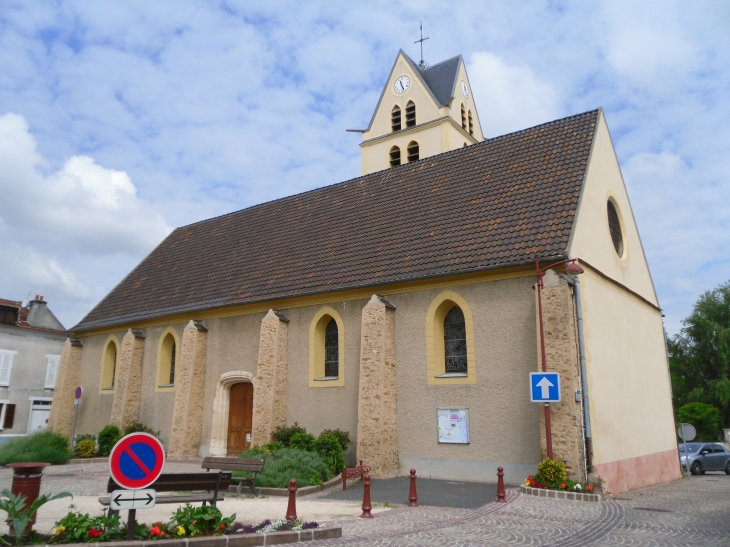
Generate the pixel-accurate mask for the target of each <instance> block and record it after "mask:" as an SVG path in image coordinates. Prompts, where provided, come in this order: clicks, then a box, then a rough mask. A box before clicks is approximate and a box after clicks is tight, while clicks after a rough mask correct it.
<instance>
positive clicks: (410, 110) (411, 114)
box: [406, 101, 416, 127]
mask: <svg viewBox="0 0 730 547" xmlns="http://www.w3.org/2000/svg"><path fill="white" fill-rule="evenodd" d="M414 125H416V103H414V102H413V101H408V104H407V105H406V127H413V126H414Z"/></svg>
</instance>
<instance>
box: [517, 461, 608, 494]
mask: <svg viewBox="0 0 730 547" xmlns="http://www.w3.org/2000/svg"><path fill="white" fill-rule="evenodd" d="M521 490H522V492H523V493H527V494H531V495H534V496H542V494H540V490H547V491H551V492H560V493H563V494H572V495H571V496H570V497H567V496H556V495H554V493H553V494H547V495H546V497H550V498H555V497H559V498H562V499H579V498H577V497H576V495H578V494H580V495H581V496H584V495H585V496H588V495H592V494H593V487H592V486H590V485H588V486H585V487H584V486H583V485H581V484H580V483H577V482H575V481H572V480H570V479H569V478H568V473H567V470H566V469H565V464H564V463H563V462H561V461H560V460H551V459H544V460H543V461H541V462H540V463H539V464H537V473H536V474H535V476H532V475H528V476H527V478H526V479H525V485H524V486H523V487H522V489H521ZM533 490H535V491H536V493H533V492H532V491H533ZM580 499H583V498H582V497H581V498H580ZM591 501H595V500H591ZM598 501H600V496H598Z"/></svg>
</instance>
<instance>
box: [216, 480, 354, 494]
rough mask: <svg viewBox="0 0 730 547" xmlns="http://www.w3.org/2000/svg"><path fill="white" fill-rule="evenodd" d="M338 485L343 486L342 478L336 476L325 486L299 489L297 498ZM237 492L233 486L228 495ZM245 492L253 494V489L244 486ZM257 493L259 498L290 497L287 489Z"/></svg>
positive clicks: (272, 489)
mask: <svg viewBox="0 0 730 547" xmlns="http://www.w3.org/2000/svg"><path fill="white" fill-rule="evenodd" d="M336 484H342V477H341V476H339V475H338V476H336V477H332V478H331V479H330V480H328V481H327V482H325V483H323V484H318V485H317V486H304V487H302V488H298V489H297V498H300V497H302V496H307V495H309V494H314V493H315V492H321V491H322V490H326V489H327V488H331V487H333V486H335V485H336ZM235 491H236V485H233V484H232V485H231V486H229V487H228V493H231V492H235ZM244 492H249V493H250V492H251V489H250V488H248V487H246V486H244V487H243V488H242V489H241V493H242V494H243V493H244ZM256 492H258V495H259V496H288V495H289V490H288V489H286V488H269V487H266V486H264V487H260V488H259V487H257V488H256Z"/></svg>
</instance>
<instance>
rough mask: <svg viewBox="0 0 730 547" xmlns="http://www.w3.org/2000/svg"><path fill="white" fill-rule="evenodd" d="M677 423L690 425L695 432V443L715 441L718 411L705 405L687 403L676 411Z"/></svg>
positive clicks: (718, 421)
mask: <svg viewBox="0 0 730 547" xmlns="http://www.w3.org/2000/svg"><path fill="white" fill-rule="evenodd" d="M677 421H678V422H680V423H684V424H692V425H693V426H695V429H696V430H697V439H695V440H697V441H715V440H717V437H718V433H719V429H720V411H719V410H718V409H717V408H715V407H714V406H712V405H708V404H705V403H687V404H686V405H684V406H682V407H679V408H678V409H677Z"/></svg>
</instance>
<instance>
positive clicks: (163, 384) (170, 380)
mask: <svg viewBox="0 0 730 547" xmlns="http://www.w3.org/2000/svg"><path fill="white" fill-rule="evenodd" d="M177 360H178V355H177V339H176V338H175V335H174V334H173V333H172V332H170V331H168V332H167V333H163V335H162V341H161V342H160V349H159V351H158V354H157V388H156V389H157V390H162V391H167V390H171V389H172V388H174V387H175V369H176V364H177Z"/></svg>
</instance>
